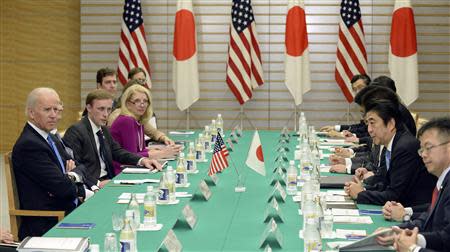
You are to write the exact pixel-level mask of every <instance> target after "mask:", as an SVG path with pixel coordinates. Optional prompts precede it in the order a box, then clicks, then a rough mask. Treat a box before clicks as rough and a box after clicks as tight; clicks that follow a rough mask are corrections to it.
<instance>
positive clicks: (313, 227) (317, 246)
mask: <svg viewBox="0 0 450 252" xmlns="http://www.w3.org/2000/svg"><path fill="white" fill-rule="evenodd" d="M303 248H304V250H303V251H304V252H312V251H322V239H321V237H320V232H319V229H318V228H317V223H316V221H315V220H314V219H309V218H307V219H306V223H305V228H304V229H303Z"/></svg>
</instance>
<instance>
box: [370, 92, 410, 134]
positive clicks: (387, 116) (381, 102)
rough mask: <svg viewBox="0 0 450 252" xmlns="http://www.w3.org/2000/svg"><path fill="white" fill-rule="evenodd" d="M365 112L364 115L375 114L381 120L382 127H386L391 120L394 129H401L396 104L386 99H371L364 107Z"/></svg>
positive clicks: (400, 119)
mask: <svg viewBox="0 0 450 252" xmlns="http://www.w3.org/2000/svg"><path fill="white" fill-rule="evenodd" d="M365 111H366V113H368V112H375V113H377V115H378V116H379V117H380V118H381V119H382V120H383V123H384V125H387V124H388V122H389V121H390V120H391V119H394V121H395V128H396V129H401V128H403V126H402V125H403V123H402V117H401V113H400V110H399V104H398V102H395V101H391V100H386V99H371V100H370V101H368V102H367V104H366V105H365Z"/></svg>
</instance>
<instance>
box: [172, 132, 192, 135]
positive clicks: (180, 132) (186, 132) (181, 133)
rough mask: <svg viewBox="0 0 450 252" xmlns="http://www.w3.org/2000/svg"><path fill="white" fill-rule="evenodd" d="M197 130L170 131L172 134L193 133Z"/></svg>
mask: <svg viewBox="0 0 450 252" xmlns="http://www.w3.org/2000/svg"><path fill="white" fill-rule="evenodd" d="M194 133H195V131H170V132H169V134H170V135H193V134H194Z"/></svg>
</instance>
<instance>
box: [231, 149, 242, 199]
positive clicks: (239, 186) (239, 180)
mask: <svg viewBox="0 0 450 252" xmlns="http://www.w3.org/2000/svg"><path fill="white" fill-rule="evenodd" d="M229 157H230V160H231V163H232V165H233V167H234V170H235V171H236V174H237V179H238V181H237V185H236V187H235V188H234V191H235V192H245V190H246V188H245V186H244V183H243V181H242V177H241V174H239V171H238V169H237V167H236V164H235V163H234V160H233V158H231V155H229Z"/></svg>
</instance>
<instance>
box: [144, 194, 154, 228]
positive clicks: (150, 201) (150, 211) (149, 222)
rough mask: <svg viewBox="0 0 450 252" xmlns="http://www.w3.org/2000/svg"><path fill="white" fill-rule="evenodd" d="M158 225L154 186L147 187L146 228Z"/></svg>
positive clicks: (145, 199)
mask: <svg viewBox="0 0 450 252" xmlns="http://www.w3.org/2000/svg"><path fill="white" fill-rule="evenodd" d="M155 225H156V195H155V192H154V191H153V186H147V193H146V194H145V197H144V227H146V228H148V227H153V226H155Z"/></svg>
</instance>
